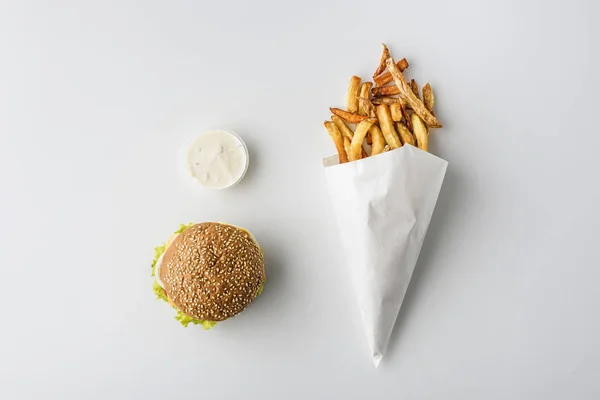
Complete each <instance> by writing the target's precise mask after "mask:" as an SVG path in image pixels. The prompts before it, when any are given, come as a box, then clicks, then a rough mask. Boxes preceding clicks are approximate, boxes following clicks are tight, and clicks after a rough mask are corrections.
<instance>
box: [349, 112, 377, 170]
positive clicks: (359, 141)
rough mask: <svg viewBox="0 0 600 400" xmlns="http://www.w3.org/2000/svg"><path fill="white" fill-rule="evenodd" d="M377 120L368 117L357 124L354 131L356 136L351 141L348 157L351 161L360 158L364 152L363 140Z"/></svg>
mask: <svg viewBox="0 0 600 400" xmlns="http://www.w3.org/2000/svg"><path fill="white" fill-rule="evenodd" d="M375 122H377V121H376V120H375V119H366V120H364V121H362V122H361V123H359V124H358V125H357V126H356V131H355V132H354V137H353V138H352V142H351V143H350V154H348V158H349V160H350V161H355V160H360V158H361V156H362V152H363V150H364V149H363V146H362V145H363V141H364V140H365V136H366V135H367V132H368V131H369V128H370V127H371V126H372V125H373V124H374V123H375Z"/></svg>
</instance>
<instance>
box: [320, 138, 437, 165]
mask: <svg viewBox="0 0 600 400" xmlns="http://www.w3.org/2000/svg"><path fill="white" fill-rule="evenodd" d="M409 146H410V147H411V148H412V149H414V150H418V151H421V152H423V153H425V154H427V155H429V156H431V157H435V158H437V159H439V160H442V161H445V162H447V161H446V160H444V159H443V158H441V157H438V156H436V155H435V154H432V153H430V152H428V151H425V150H421V149H419V148H418V147H415V146H413V145H411V144H405V145H404V146H402V147H399V148H397V149H394V150H390V151H386V152H385V153H381V154H376V155H374V156H369V157H367V158H362V159H360V160H356V161H352V162H349V163H346V165H352V164H353V163H360V162H364V161H365V160H368V159H369V158H371V157H381V156H385V155H389V154H392V153H393V152H394V151H407V150H406V149H407V148H408V147H409ZM412 149H411V150H412ZM322 162H323V166H324V167H325V168H329V167H335V166H338V165H340V166H341V165H342V164H340V159H339V156H338V155H337V154H334V155H331V156H328V157H325V158H323V159H322Z"/></svg>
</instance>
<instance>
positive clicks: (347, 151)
mask: <svg viewBox="0 0 600 400" xmlns="http://www.w3.org/2000/svg"><path fill="white" fill-rule="evenodd" d="M344 150H346V154H350V139H348V138H347V137H344Z"/></svg>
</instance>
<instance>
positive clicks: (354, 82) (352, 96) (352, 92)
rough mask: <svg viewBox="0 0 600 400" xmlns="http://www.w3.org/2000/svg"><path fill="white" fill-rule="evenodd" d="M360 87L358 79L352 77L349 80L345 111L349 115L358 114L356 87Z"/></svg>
mask: <svg viewBox="0 0 600 400" xmlns="http://www.w3.org/2000/svg"><path fill="white" fill-rule="evenodd" d="M359 86H360V78H359V77H358V76H353V77H352V78H351V79H350V86H349V87H348V94H347V95H346V110H348V111H350V112H351V113H355V112H358V87H359Z"/></svg>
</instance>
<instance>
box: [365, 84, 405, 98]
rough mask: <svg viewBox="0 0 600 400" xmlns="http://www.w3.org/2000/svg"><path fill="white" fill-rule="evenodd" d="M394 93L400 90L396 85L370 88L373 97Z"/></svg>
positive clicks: (398, 92)
mask: <svg viewBox="0 0 600 400" xmlns="http://www.w3.org/2000/svg"><path fill="white" fill-rule="evenodd" d="M394 94H400V90H399V89H398V87H397V86H396V85H390V86H377V87H375V88H373V89H372V90H371V95H372V96H373V97H383V96H392V95H394Z"/></svg>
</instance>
